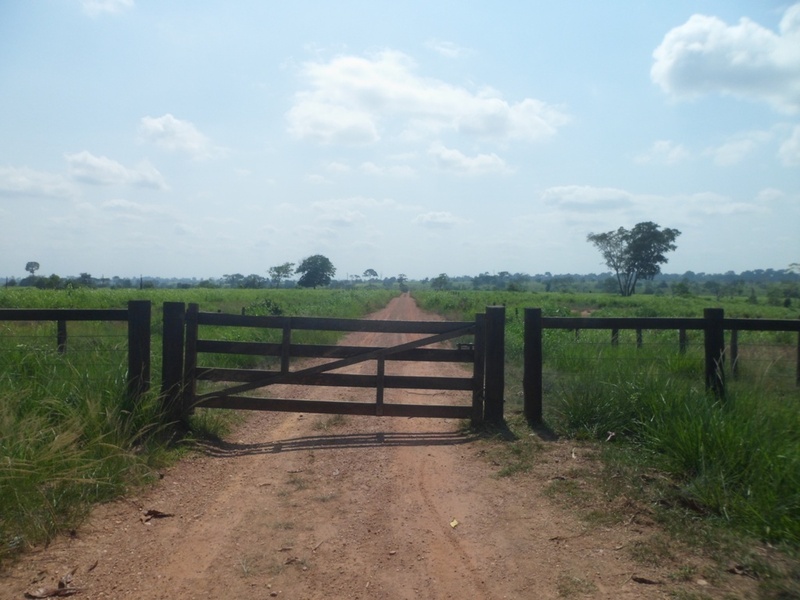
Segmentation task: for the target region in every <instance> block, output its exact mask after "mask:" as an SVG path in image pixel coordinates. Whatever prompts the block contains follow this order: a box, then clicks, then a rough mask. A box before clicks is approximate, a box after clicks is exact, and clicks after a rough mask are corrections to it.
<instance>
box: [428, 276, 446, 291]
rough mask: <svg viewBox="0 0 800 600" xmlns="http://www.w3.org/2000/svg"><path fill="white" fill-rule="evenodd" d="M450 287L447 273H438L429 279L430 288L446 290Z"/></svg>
mask: <svg viewBox="0 0 800 600" xmlns="http://www.w3.org/2000/svg"><path fill="white" fill-rule="evenodd" d="M449 287H450V278H449V277H448V276H447V273H440V274H439V276H438V277H436V278H434V279H433V280H432V281H431V288H433V289H434V290H446V289H447V288H449Z"/></svg>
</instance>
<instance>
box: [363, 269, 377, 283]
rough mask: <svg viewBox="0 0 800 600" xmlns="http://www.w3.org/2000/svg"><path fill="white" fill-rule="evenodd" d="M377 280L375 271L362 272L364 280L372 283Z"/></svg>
mask: <svg viewBox="0 0 800 600" xmlns="http://www.w3.org/2000/svg"><path fill="white" fill-rule="evenodd" d="M377 278H378V272H377V271H376V270H375V269H367V270H366V271H364V279H369V280H372V281H374V280H375V279H377Z"/></svg>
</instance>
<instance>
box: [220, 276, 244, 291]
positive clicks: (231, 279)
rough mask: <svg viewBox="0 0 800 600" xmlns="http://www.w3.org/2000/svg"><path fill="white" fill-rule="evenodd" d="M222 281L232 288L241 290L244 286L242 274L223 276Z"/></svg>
mask: <svg viewBox="0 0 800 600" xmlns="http://www.w3.org/2000/svg"><path fill="white" fill-rule="evenodd" d="M222 279H223V280H224V281H225V285H226V286H228V287H232V288H240V287H242V285H243V284H244V275H242V274H241V273H233V274H231V275H223V276H222Z"/></svg>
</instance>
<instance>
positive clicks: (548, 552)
mask: <svg viewBox="0 0 800 600" xmlns="http://www.w3.org/2000/svg"><path fill="white" fill-rule="evenodd" d="M373 318H380V319H428V320H433V319H438V318H437V317H435V316H433V315H427V314H421V313H420V311H419V310H418V309H417V307H416V305H415V304H414V302H413V300H412V299H411V298H409V297H408V296H403V297H401V298H398V299H396V300H394V301H393V302H392V303H391V304H390V305H389V306H388V307H387V308H385V309H384V310H382V311H380V312H379V313H377V314H375V315H373ZM375 335H377V334H372V335H371V336H365V335H364V334H354V335H352V336H349V337H348V339H347V340H346V341H345V343H347V344H351V345H356V344H364V345H370V344H381V343H385V342H386V340H385V338H381V340H380V341H378V340H377V339H375V338H374V336H375ZM402 341H407V340H404V339H393V340H389V343H396V342H402ZM361 368H373V369H374V364H372V365H362V366H361ZM401 368H403V369H414V372H415V373H418V374H441V375H447V374H448V373H449V374H453V371H448V368H452V369H459V368H463V367H458V366H456V365H452V366H448V365H444V366H443V365H441V364H439V365H435V364H434V365H427V366H421V365H419V364H417V365H411V366H409V365H405V366H402V367H401ZM319 391H320V390H319V389H298V388H294V389H293V390H290V389H282V390H279V394H280V395H281V396H284V397H289V396H290V394H291V395H292V396H294V397H307V398H311V397H314V394H315V393H317V394H318V393H319ZM327 393H328V397H330V394H331V392H330V390H328V391H327ZM357 393H359V392H354V391H353V390H338V391H336V392H334V394H335V395H336V396H338V397H340V398H355V397H356V394H357ZM360 393H367V394H370V392H369V391H367V392H360ZM398 393H399V394H400V397H398V396H397V394H398ZM372 394H374V392H372ZM452 394H453V393H442V392H418V393H415V394H414V395H413V398H412V397H411V396H409V392H395V396H394V397H393V396H392V395H391V394H389V393H387V397H386V401H387V402H391V401H393V400H400V401H402V400H403V399H404V398H405V399H406V400H407V401H409V402H414V403H419V402H423V401H425V398H424V396H435V401H436V402H437V403H443V402H459V403H466V404H468V403H469V399H468V398H466V399H465V396H463V395H460V394H458V393H456V394H455V395H452ZM458 426H459V423H456V422H454V421H450V420H435V419H428V420H423V419H405V418H394V419H392V418H377V417H345V418H341V417H339V418H337V417H329V416H318V415H305V416H304V415H298V414H279V413H278V414H272V413H271V414H266V413H265V414H252V415H251V416H249V418H248V419H247V421H246V423H245V424H244V425H243V426H241V427H240V428H238V430H237V431H236V433H235V434H234V435H233V436H232V437H231V438H230V440H228V441H226V442H225V443H223V444H220V445H209V446H208V447H206V448H205V449H204V451H203V452H201V453H198V454H196V455H193V456H191V457H190V458H187V459H186V460H183V461H182V462H180V463H179V464H177V465H175V466H174V467H173V468H170V469H168V470H166V471H165V473H164V477H163V479H162V480H161V481H160V482H159V484H158V485H156V486H155V487H154V488H152V489H148V490H146V491H145V492H143V493H142V494H141V495H140V496H138V497H135V498H129V499H127V500H124V501H119V502H115V503H111V504H109V505H106V506H101V507H99V508H97V509H96V510H95V511H94V513H93V515H92V516H91V518H90V519H89V520H88V521H87V523H86V524H85V525H84V526H83V527H82V528H81V529H80V530H79V531H78V532H76V534H75V535H74V536H72V537H65V538H63V539H59V540H57V541H56V542H55V543H54V544H52V545H51V546H50V547H49V548H47V549H44V550H40V551H37V552H34V553H32V554H31V555H30V556H29V557H27V558H26V559H24V560H23V561H21V562H20V563H19V564H18V565H16V566H15V567H14V568H13V569H12V570H11V572H10V573H7V574H5V575H4V576H3V577H2V578H1V579H0V597H2V598H17V599H18V598H22V597H23V594H24V592H26V591H31V590H36V589H37V588H41V587H43V586H46V585H52V584H53V583H54V582H55V581H57V580H58V578H59V577H61V576H62V575H63V574H64V573H67V572H68V571H70V570H71V569H73V568H76V569H77V570H76V571H75V574H74V576H73V582H72V585H73V586H75V587H78V588H80V590H81V592H80V596H78V597H85V598H92V599H94V598H114V599H122V598H136V599H156V598H159V599H184V598H187V599H188V598H197V599H201V598H202V599H206V598H258V599H260V598H272V597H277V598H286V599H322V598H326V599H339V598H342V599H344V598H363V599H373V598H374V599H392V600H394V599H412V598H413V599H429V598H430V599H439V598H442V599H443V598H458V599H461V598H475V599H501V598H558V597H580V598H661V597H667V596H668V594H669V592H670V591H671V590H672V591H674V590H675V586H674V584H673V583H671V580H670V579H669V576H668V571H669V569H671V568H674V565H663V566H658V565H643V564H641V562H638V563H637V562H634V561H633V560H632V558H631V554H630V552H628V551H627V550H628V549H629V548H630V546H631V545H632V544H634V543H636V540H638V539H640V538H641V537H642V536H645V535H649V534H650V533H651V532H650V531H649V527H650V525H648V524H646V523H644V524H643V523H642V519H641V518H638V519H637V518H636V516H635V515H634V516H632V517H631V519H629V520H627V519H626V520H624V521H623V522H621V523H618V524H615V525H609V526H598V525H596V524H595V525H587V524H586V522H585V521H582V520H580V519H579V518H578V517H577V516H576V515H575V514H573V513H572V512H570V511H569V510H568V509H566V508H562V507H560V506H558V497H556V499H555V500H553V499H551V497H550V496H548V495H545V493H544V492H545V490H546V488H547V487H548V486H549V485H551V483H552V482H553V480H555V479H558V478H561V479H566V478H575V479H576V480H578V483H577V485H580V481H579V476H578V475H576V473H579V467H580V465H581V464H582V463H583V462H584V457H583V456H582V453H583V450H582V449H580V448H578V449H576V448H575V446H574V445H573V444H570V443H562V442H546V443H545V448H544V449H543V450H542V452H541V456H540V459H539V460H538V465H537V466H536V467H535V468H534V470H533V471H532V472H530V473H527V474H523V475H518V476H514V477H506V478H498V477H496V476H495V472H496V471H497V468H498V467H497V466H496V465H494V464H492V462H491V461H490V460H488V459H487V458H486V456H485V454H486V452H487V449H489V447H490V446H491V444H492V443H491V442H486V441H483V440H478V439H475V438H471V437H470V436H469V435H468V434H464V433H460V432H459V430H458ZM585 460H586V461H588V460H589V459H588V457H587V458H586V459H585ZM147 510H158V511H161V512H162V513H166V514H169V515H172V516H167V517H163V518H158V517H155V518H151V519H149V520H147V519H146V517H144V511H147ZM654 582H659V583H654ZM681 585H682V586H683V588H684V589H685V588H686V586H690V587H692V586H703V585H705V582H702V581H700V582H699V583H697V582H694V581H688V582H682V583H681ZM697 589H698V591H701V590H702V592H703V593H706V594H708V593H709V592H710V589H709V588H700V587H697Z"/></svg>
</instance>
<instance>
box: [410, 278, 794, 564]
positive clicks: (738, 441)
mask: <svg viewBox="0 0 800 600" xmlns="http://www.w3.org/2000/svg"><path fill="white" fill-rule="evenodd" d="M414 295H415V297H416V298H417V300H418V302H419V303H420V305H421V306H422V307H423V308H425V309H427V310H432V311H437V312H442V313H445V314H448V315H449V316H451V317H453V318H464V317H468V316H470V315H472V314H474V313H477V312H482V311H483V310H484V309H485V307H486V306H488V305H505V306H506V317H507V327H506V346H507V386H506V390H507V391H506V401H507V409H510V411H511V412H513V410H515V409H519V408H520V407H521V404H520V401H521V380H522V377H521V366H520V365H521V361H522V352H523V342H522V332H523V323H522V319H523V317H522V312H523V309H524V308H526V307H540V308H542V311H543V314H544V315H545V316H581V315H586V314H591V315H592V316H593V317H609V316H626V317H637V316H638V317H656V316H658V317H701V316H702V314H703V309H704V308H711V307H721V308H724V310H725V315H726V317H741V318H778V319H796V318H797V312H796V309H790V308H783V307H773V306H765V305H754V304H752V303H749V302H746V301H744V300H741V301H731V302H726V303H722V304H721V303H719V302H717V301H715V300H712V299H710V298H691V299H682V298H664V297H654V296H638V297H637V296H634V297H631V298H622V297H615V296H608V295H600V294H528V293H498V292H475V293H468V292H460V293H459V292H421V293H415V294H414ZM797 343H798V337H797V334H796V333H780V332H779V333H755V332H753V333H749V332H748V334H747V335H746V336H745V335H740V340H739V344H740V360H741V362H740V365H739V375H738V378H737V379H736V380H735V381H734V380H733V379H732V377H731V376H730V374H729V375H728V386H727V390H728V393H727V397H726V399H725V400H724V401H721V400H718V399H716V398H714V397H713V396H712V395H710V394H708V393H707V392H706V390H705V387H704V362H703V349H702V344H703V340H702V332H695V333H694V334H693V335H690V345H689V348H688V350H687V352H686V353H685V354H682V353H680V352H679V345H678V338H677V332H645V337H644V344H643V346H642V348H637V347H636V343H635V333H634V332H621V334H620V344H619V346H618V347H612V345H611V343H610V334H609V332H608V331H585V332H581V334H580V337H579V338H578V339H577V340H576V336H575V334H574V333H573V332H571V331H558V330H546V331H545V339H544V341H543V346H544V348H543V350H544V357H545V358H544V360H545V364H544V381H543V387H544V394H545V398H544V402H545V406H544V413H545V420H546V425H547V426H548V427H549V428H550V429H551V430H552V431H554V432H556V433H558V434H559V435H564V436H570V437H575V438H580V439H593V440H598V441H601V442H605V440H608V439H613V440H614V442H615V443H616V444H618V445H619V444H623V445H626V446H627V447H630V448H634V449H636V450H637V452H638V455H639V457H641V456H647V457H649V462H648V464H649V465H650V466H652V467H653V468H658V469H659V470H661V471H663V472H666V473H669V474H670V476H671V477H672V480H673V481H674V482H675V486H674V487H673V488H672V489H671V491H670V493H671V494H672V495H673V498H672V499H671V502H674V503H677V504H679V505H682V506H690V507H696V509H697V510H698V511H699V512H702V513H706V514H708V515H711V516H712V517H713V518H715V519H718V520H719V521H720V522H721V523H724V524H725V525H726V526H731V527H734V528H737V529H739V530H741V531H743V532H745V533H746V534H748V535H753V536H755V537H757V538H758V539H763V540H768V541H770V542H772V543H776V544H785V545H787V546H788V547H791V548H794V549H795V550H796V549H797V548H800V390H798V388H797V386H796V385H795V366H796V362H795V361H796V357H797V354H796V352H797ZM728 370H729V371H730V365H729V366H728ZM507 412H509V410H507Z"/></svg>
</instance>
